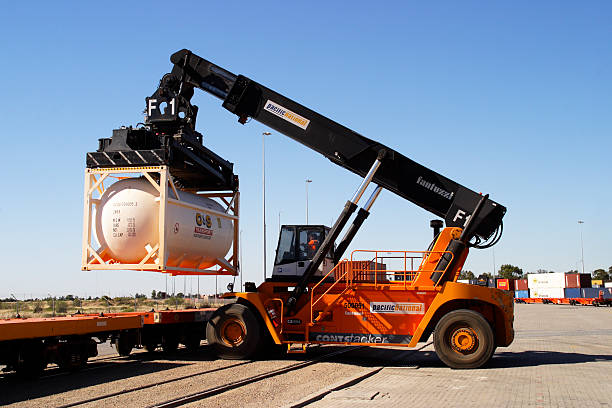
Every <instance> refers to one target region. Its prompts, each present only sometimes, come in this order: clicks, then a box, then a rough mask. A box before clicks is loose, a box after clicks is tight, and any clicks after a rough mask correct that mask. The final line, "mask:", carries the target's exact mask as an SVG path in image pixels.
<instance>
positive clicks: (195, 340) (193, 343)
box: [183, 333, 202, 351]
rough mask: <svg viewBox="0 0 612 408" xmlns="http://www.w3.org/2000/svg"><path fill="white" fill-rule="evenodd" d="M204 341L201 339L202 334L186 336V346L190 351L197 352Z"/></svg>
mask: <svg viewBox="0 0 612 408" xmlns="http://www.w3.org/2000/svg"><path fill="white" fill-rule="evenodd" d="M201 342H202V339H200V333H191V334H189V335H187V336H186V338H185V340H184V343H183V344H184V345H185V347H187V350H189V351H197V350H198V349H199V348H200V344H201Z"/></svg>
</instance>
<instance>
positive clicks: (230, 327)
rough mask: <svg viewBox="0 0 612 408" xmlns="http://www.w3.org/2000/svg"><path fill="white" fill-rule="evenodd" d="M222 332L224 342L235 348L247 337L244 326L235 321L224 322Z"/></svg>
mask: <svg viewBox="0 0 612 408" xmlns="http://www.w3.org/2000/svg"><path fill="white" fill-rule="evenodd" d="M220 332H221V333H220V334H221V338H222V339H223V341H224V342H225V343H227V344H229V345H230V346H233V347H235V346H238V345H240V344H241V343H242V342H243V341H244V338H245V336H246V328H245V327H244V324H243V323H242V322H241V321H239V320H235V319H231V320H228V321H226V322H224V324H223V326H222V327H221V330H220Z"/></svg>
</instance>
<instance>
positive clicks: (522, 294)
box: [514, 289, 529, 298]
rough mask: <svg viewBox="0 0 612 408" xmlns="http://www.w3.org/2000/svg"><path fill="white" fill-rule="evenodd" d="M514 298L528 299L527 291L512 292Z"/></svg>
mask: <svg viewBox="0 0 612 408" xmlns="http://www.w3.org/2000/svg"><path fill="white" fill-rule="evenodd" d="M514 297H515V298H528V297H529V289H525V290H515V291H514Z"/></svg>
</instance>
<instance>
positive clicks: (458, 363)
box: [434, 309, 495, 369]
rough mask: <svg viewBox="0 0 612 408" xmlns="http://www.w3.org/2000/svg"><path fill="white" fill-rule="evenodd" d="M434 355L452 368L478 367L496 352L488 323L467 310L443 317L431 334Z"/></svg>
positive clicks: (476, 313)
mask: <svg viewBox="0 0 612 408" xmlns="http://www.w3.org/2000/svg"><path fill="white" fill-rule="evenodd" d="M434 347H435V349H436V354H437V355H438V357H439V358H440V360H442V361H443V362H444V364H446V365H447V366H449V367H451V368H460V369H461V368H479V367H481V366H483V365H484V364H486V363H487V362H488V361H489V360H490V359H491V356H492V355H493V352H494V351H495V337H494V336H493V330H491V326H490V325H489V322H487V320H486V319H485V318H484V317H483V316H482V315H481V314H480V313H478V312H475V311H473V310H468V309H460V310H454V311H452V312H449V313H447V314H445V315H444V316H443V317H442V318H441V319H440V321H439V322H438V324H437V325H436V329H435V331H434Z"/></svg>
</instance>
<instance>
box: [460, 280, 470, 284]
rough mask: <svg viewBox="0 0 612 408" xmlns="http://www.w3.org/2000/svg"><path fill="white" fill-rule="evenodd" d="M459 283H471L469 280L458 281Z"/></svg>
mask: <svg viewBox="0 0 612 408" xmlns="http://www.w3.org/2000/svg"><path fill="white" fill-rule="evenodd" d="M457 283H468V284H469V283H470V280H469V279H457Z"/></svg>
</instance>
